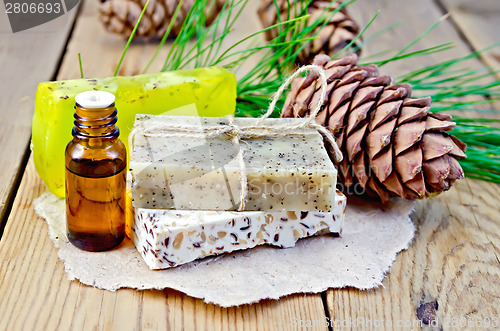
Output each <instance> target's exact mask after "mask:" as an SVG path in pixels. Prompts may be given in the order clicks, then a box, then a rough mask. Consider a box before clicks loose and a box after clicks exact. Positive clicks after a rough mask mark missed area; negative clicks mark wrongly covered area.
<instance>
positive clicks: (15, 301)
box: [0, 159, 325, 330]
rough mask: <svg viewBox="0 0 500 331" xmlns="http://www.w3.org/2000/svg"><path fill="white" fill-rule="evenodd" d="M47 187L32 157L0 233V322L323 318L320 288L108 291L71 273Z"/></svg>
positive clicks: (96, 326)
mask: <svg viewBox="0 0 500 331" xmlns="http://www.w3.org/2000/svg"><path fill="white" fill-rule="evenodd" d="M45 190H46V187H45V185H44V184H43V182H42V181H41V179H40V178H39V177H38V175H37V174H36V172H35V169H34V165H33V162H32V159H30V161H29V162H28V166H27V168H26V171H25V173H24V176H23V179H22V182H21V186H20V188H19V191H18V194H17V197H16V200H15V202H14V206H13V208H12V213H11V216H10V217H9V221H8V222H7V226H6V228H5V234H4V236H3V238H2V239H1V241H0V298H1V300H0V330H20V329H26V330H35V329H40V330H56V329H58V330H68V329H71V330H180V329H185V330H283V329H284V328H285V329H286V328H287V326H289V325H291V323H292V322H293V320H292V317H293V318H296V319H297V320H306V319H311V320H318V321H324V319H325V312H324V308H323V302H322V299H321V296H320V295H319V294H318V295H300V294H299V295H291V296H288V297H285V298H283V299H281V300H279V301H272V300H264V301H262V302H260V303H258V304H253V305H244V306H241V307H235V308H220V307H218V306H214V305H207V304H205V303H203V302H202V301H201V300H198V299H194V298H191V297H189V296H187V295H185V294H182V293H180V292H177V291H173V290H164V291H157V290H148V291H136V290H129V289H122V290H118V291H116V292H111V291H104V290H100V289H97V288H93V287H90V286H85V285H82V284H80V283H79V282H78V281H68V280H67V279H66V273H65V272H64V265H63V263H62V262H61V261H59V260H58V258H57V249H56V248H54V245H53V244H52V242H51V240H50V238H49V237H48V229H47V225H46V223H45V222H44V220H43V219H41V218H39V217H37V216H36V214H35V212H34V211H33V205H32V203H33V200H34V199H35V198H36V197H38V196H39V195H40V194H41V193H43V192H44V191H45ZM314 329H321V327H319V326H318V327H317V328H312V330H314Z"/></svg>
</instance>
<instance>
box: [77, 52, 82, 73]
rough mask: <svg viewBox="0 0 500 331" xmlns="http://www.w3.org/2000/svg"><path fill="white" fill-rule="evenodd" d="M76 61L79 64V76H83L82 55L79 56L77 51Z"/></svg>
mask: <svg viewBox="0 0 500 331" xmlns="http://www.w3.org/2000/svg"><path fill="white" fill-rule="evenodd" d="M78 63H79V64H80V78H83V66H82V57H81V56H80V53H78Z"/></svg>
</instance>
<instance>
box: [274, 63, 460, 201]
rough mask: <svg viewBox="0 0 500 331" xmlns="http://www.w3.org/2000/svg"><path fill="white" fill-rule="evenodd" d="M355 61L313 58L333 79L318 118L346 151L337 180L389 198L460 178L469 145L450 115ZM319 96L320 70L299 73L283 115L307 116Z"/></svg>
mask: <svg viewBox="0 0 500 331" xmlns="http://www.w3.org/2000/svg"><path fill="white" fill-rule="evenodd" d="M357 61H358V57H357V56H356V55H355V54H353V55H350V56H348V57H345V58H342V59H338V60H330V58H329V57H328V56H326V55H318V56H317V57H316V58H315V59H314V64H317V65H319V66H322V67H323V68H324V69H325V73H326V77H327V82H328V89H327V97H326V99H325V102H324V104H323V106H322V109H321V111H320V112H319V114H318V115H317V118H316V121H317V122H318V123H319V124H321V125H324V126H326V127H327V128H328V129H329V130H330V131H331V132H332V133H333V134H334V136H335V138H336V139H337V142H338V145H339V148H340V149H341V151H342V154H343V155H344V160H343V161H342V162H341V163H340V164H337V166H338V168H339V182H340V184H342V185H343V186H344V187H345V188H349V187H352V189H354V192H355V193H356V192H357V191H358V189H357V187H356V186H354V187H353V185H359V187H360V188H362V191H363V192H366V193H368V194H369V195H371V196H375V197H377V196H378V197H379V198H380V200H381V201H382V202H383V203H384V204H385V203H386V202H387V201H388V200H389V197H390V196H399V197H402V198H405V199H419V198H424V197H428V196H430V194H432V193H441V192H442V191H445V190H448V189H449V188H450V187H451V185H452V184H453V183H454V182H455V180H457V179H460V178H463V177H464V173H463V170H462V168H461V166H460V164H459V163H458V161H457V159H460V158H465V157H466V155H465V153H464V152H465V150H466V145H465V144H464V143H463V142H461V141H460V140H459V139H457V138H456V137H454V136H452V135H450V134H448V133H447V132H446V131H450V130H452V129H453V128H454V127H455V123H453V122H451V116H449V115H444V114H437V113H431V112H430V105H431V99H430V98H422V99H415V98H412V97H411V96H410V95H411V90H412V88H411V85H409V84H400V85H393V80H392V78H391V77H389V76H385V75H382V76H380V75H379V74H378V68H377V66H375V65H368V66H362V67H358V66H357ZM319 95H320V83H319V79H318V78H317V75H316V74H314V73H310V74H309V75H308V76H306V77H300V78H297V79H295V80H294V81H293V83H292V87H291V91H290V93H289V94H288V96H287V99H286V102H285V105H284V108H283V112H282V117H304V116H307V115H308V113H309V111H310V110H311V109H314V108H315V106H316V105H317V103H318V102H319ZM352 189H351V191H352ZM358 193H359V192H358Z"/></svg>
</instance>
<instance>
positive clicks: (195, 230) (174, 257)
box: [131, 191, 346, 269]
mask: <svg viewBox="0 0 500 331" xmlns="http://www.w3.org/2000/svg"><path fill="white" fill-rule="evenodd" d="M332 205H333V208H332V211H330V212H317V211H299V212H294V211H273V212H264V211H243V212H236V211H201V210H168V209H145V208H137V209H135V218H134V223H133V224H132V226H131V228H132V240H133V242H134V245H135V246H136V248H137V250H138V251H139V253H140V254H141V256H142V257H143V259H144V261H145V262H146V264H147V265H148V266H149V268H151V269H166V268H171V267H175V266H178V265H182V264H185V263H188V262H191V261H194V260H197V259H200V258H203V257H207V256H212V255H218V254H222V253H229V252H232V251H236V250H242V249H249V248H252V247H255V246H257V245H263V244H269V245H273V246H278V247H282V248H285V247H293V246H295V243H296V242H297V240H299V239H301V238H305V237H309V236H312V235H317V234H327V233H332V234H333V235H334V236H339V235H340V234H341V233H342V226H343V223H344V218H345V207H346V197H345V196H344V195H343V194H342V193H340V192H339V191H336V194H335V198H334V200H333V201H332Z"/></svg>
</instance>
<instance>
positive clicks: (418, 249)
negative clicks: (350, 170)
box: [327, 0, 500, 330]
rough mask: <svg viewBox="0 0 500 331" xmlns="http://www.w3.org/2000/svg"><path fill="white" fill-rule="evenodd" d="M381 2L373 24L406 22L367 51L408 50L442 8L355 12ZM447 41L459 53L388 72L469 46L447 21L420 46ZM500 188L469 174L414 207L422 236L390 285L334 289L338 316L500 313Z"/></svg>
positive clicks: (393, 321) (408, 5)
mask: <svg viewBox="0 0 500 331" xmlns="http://www.w3.org/2000/svg"><path fill="white" fill-rule="evenodd" d="M377 9H381V10H382V12H381V14H380V17H379V19H377V20H378V22H377V21H376V22H375V23H374V26H373V29H374V30H377V29H380V28H383V27H384V26H387V25H388V23H389V22H391V21H394V18H395V17H397V18H398V19H401V20H402V21H403V23H402V25H401V26H399V27H398V28H396V29H395V30H394V31H391V32H389V33H388V34H387V35H384V36H382V37H381V38H378V39H377V40H376V41H374V42H372V43H370V44H369V45H367V47H366V48H364V49H363V50H364V51H365V52H366V54H375V53H377V52H380V51H381V50H384V49H387V48H388V47H392V48H395V49H401V48H402V47H404V46H405V45H406V44H408V43H409V42H410V41H412V40H413V39H414V38H416V37H417V36H418V35H419V34H420V33H422V32H423V31H425V29H427V28H428V27H429V26H431V25H432V24H433V23H434V22H435V21H437V20H438V19H439V18H440V17H441V16H442V14H443V13H442V12H441V11H440V10H439V8H438V7H437V6H435V4H434V2H433V1H418V2H414V1H407V0H404V1H397V2H395V1H389V0H386V1H384V0H381V1H366V2H358V3H356V4H355V5H354V6H352V8H351V12H352V13H353V15H354V16H355V17H359V18H360V20H361V21H363V22H367V19H368V17H370V15H371V14H372V13H374V12H375V11H376V10H377ZM447 41H457V47H455V49H453V51H452V52H446V53H443V54H441V53H440V54H438V55H431V56H426V57H422V58H418V59H410V60H408V61H401V62H396V63H391V64H390V65H387V66H384V67H383V68H382V69H381V72H383V73H387V72H390V73H391V74H392V75H396V76H397V75H398V74H403V73H405V72H408V71H410V70H414V69H416V68H417V67H422V66H423V65H429V64H433V63H437V62H438V61H443V60H446V59H450V58H454V57H457V56H461V55H465V54H467V53H468V52H469V50H468V47H467V45H466V44H464V43H463V42H461V41H460V35H459V34H458V33H457V31H456V29H455V28H454V26H453V25H452V24H451V23H450V22H446V21H445V22H443V23H442V24H440V25H439V26H438V27H437V28H436V29H435V30H434V31H433V33H431V34H430V35H428V36H427V37H426V38H424V39H423V40H422V41H420V42H419V43H418V45H417V47H415V48H414V49H417V48H418V47H430V46H433V45H437V44H439V43H443V42H447ZM468 65H470V66H472V67H476V68H477V67H480V66H481V65H482V64H481V63H480V62H479V61H478V60H471V61H468ZM499 193H500V186H499V185H496V184H492V183H486V182H481V181H476V180H462V181H459V182H457V183H456V184H455V186H454V187H453V188H452V189H451V190H450V191H449V192H447V193H444V194H442V195H440V196H438V197H435V198H432V199H427V200H423V201H418V202H417V203H416V211H415V213H414V214H413V218H414V221H415V223H416V225H417V234H416V237H415V239H414V241H413V243H412V245H411V246H410V248H409V249H408V250H406V251H404V252H402V253H400V254H398V256H397V258H396V261H395V263H394V264H393V266H392V268H391V271H390V273H389V274H388V276H387V277H386V279H385V280H384V282H383V287H381V288H378V289H375V290H371V291H366V292H364V291H359V290H356V289H342V290H330V291H328V292H327V305H328V309H329V311H330V315H331V317H332V319H333V320H334V321H336V322H337V323H341V322H344V321H349V322H350V321H354V322H355V324H354V326H356V327H357V328H359V329H361V330H363V329H364V330H371V329H373V328H374V324H370V323H382V324H380V325H382V326H383V328H384V329H396V330H397V329H401V327H403V328H404V329H410V328H411V329H418V328H420V327H430V326H432V325H430V323H431V321H437V323H439V325H438V326H439V327H441V328H442V327H444V329H450V327H452V326H453V324H452V323H453V321H455V322H460V321H462V322H463V321H465V320H464V318H470V321H472V322H475V321H479V322H481V321H485V318H487V317H489V318H499V317H500V312H499V310H500V264H499V256H500V251H499V246H498V245H499V232H500V218H499V216H498V211H499V210H500V203H499V201H498V199H497V197H498V196H499ZM358 318H359V319H358ZM453 318H455V320H454V319H453ZM370 321H371V322H370ZM382 321H385V322H382ZM389 321H390V322H389ZM467 321H468V320H467ZM357 322H359V323H357ZM424 322H427V324H425V323H424ZM479 322H477V323H479ZM384 323H385V324H384ZM398 323H399V324H398ZM499 323H500V321H499ZM337 325H340V324H337ZM473 326H474V325H473ZM455 329H456V328H455ZM486 329H492V328H491V326H490V327H489V328H486Z"/></svg>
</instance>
